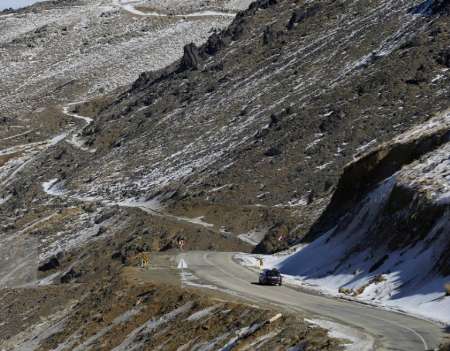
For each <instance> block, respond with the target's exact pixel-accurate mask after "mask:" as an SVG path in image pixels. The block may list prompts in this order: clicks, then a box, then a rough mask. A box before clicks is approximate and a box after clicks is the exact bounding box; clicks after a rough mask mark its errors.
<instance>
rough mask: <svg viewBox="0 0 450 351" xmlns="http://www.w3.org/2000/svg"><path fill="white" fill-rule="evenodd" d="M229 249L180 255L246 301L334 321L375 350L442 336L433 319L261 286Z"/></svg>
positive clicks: (435, 341) (426, 343)
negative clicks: (356, 332) (366, 340)
mask: <svg viewBox="0 0 450 351" xmlns="http://www.w3.org/2000/svg"><path fill="white" fill-rule="evenodd" d="M233 255H234V254H233V253H216V252H195V251H194V252H186V253H183V254H182V255H180V258H183V259H184V260H185V261H186V262H187V264H188V267H189V270H191V271H192V272H193V274H195V276H197V277H198V278H199V279H200V280H202V281H204V282H206V283H208V284H213V285H215V286H217V287H220V288H223V289H226V290H227V291H230V292H232V293H234V294H236V295H238V296H239V297H242V298H245V299H246V300H250V301H253V302H255V301H257V302H260V303H261V302H263V303H266V304H267V303H270V304H273V305H275V306H277V307H279V308H282V309H284V310H287V311H290V312H292V311H295V312H298V313H302V314H304V315H306V316H307V317H308V318H310V317H311V318H319V319H326V320H330V321H334V322H337V323H339V324H343V325H346V326H350V327H353V328H355V329H356V330H359V331H360V333H361V332H362V334H364V335H367V337H368V338H373V339H374V340H375V344H374V349H375V350H402V351H403V350H404V351H415V350H418V351H419V350H421V351H423V350H433V349H435V348H437V347H438V346H439V343H440V342H441V341H442V339H443V337H444V335H445V334H444V330H443V329H442V328H441V327H440V326H439V325H437V324H434V323H431V322H429V321H426V320H422V319H418V318H415V317H412V316H408V315H404V314H400V313H395V312H391V311H386V310H382V309H378V308H374V307H371V306H368V305H364V304H360V303H356V302H351V301H345V300H339V299H333V298H328V297H324V296H320V295H313V294H308V293H305V292H302V291H299V290H295V289H293V288H290V287H287V286H281V287H278V286H276V287H275V286H274V287H270V286H259V285H257V284H255V282H256V281H257V273H256V272H254V271H251V270H249V269H248V268H245V267H243V266H241V265H239V264H238V263H237V262H235V261H234V260H233Z"/></svg>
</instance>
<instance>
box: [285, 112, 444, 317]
mask: <svg viewBox="0 0 450 351" xmlns="http://www.w3.org/2000/svg"><path fill="white" fill-rule="evenodd" d="M449 122H450V114H449V113H448V112H444V113H441V114H440V115H438V116H436V117H435V118H432V119H431V120H429V121H428V122H427V123H426V124H424V125H421V126H417V127H415V128H413V129H412V130H410V131H408V132H406V133H404V134H401V135H399V136H398V137H396V138H394V140H392V141H391V142H389V143H386V144H383V145H382V146H380V147H379V148H378V149H376V150H374V151H372V152H370V153H368V154H366V155H364V156H361V157H360V158H359V159H358V160H355V161H354V162H352V163H351V164H349V165H348V166H347V167H346V168H345V170H344V173H343V175H342V177H341V179H340V181H339V184H338V186H337V189H336V192H335V193H334V196H333V198H332V200H331V202H330V204H329V206H328V208H327V209H326V211H324V213H323V214H322V216H321V217H320V219H319V220H318V221H317V222H316V224H315V225H314V227H313V229H312V231H311V232H310V233H309V235H308V236H307V237H306V240H307V241H308V242H309V244H307V245H306V246H305V247H300V248H299V249H298V251H297V252H296V253H295V254H293V255H292V256H290V257H289V258H287V259H285V260H284V261H283V262H282V263H281V268H282V270H284V272H286V273H289V274H292V275H296V276H300V277H302V279H303V280H305V281H309V282H314V283H315V284H317V286H320V287H322V288H324V289H325V290H327V291H328V292H331V293H334V294H338V293H340V294H343V295H351V296H353V297H354V298H358V299H363V300H366V301H368V302H370V303H376V304H382V305H383V306H390V307H395V308H400V309H402V310H406V311H408V312H413V313H417V314H421V315H424V316H426V317H428V318H431V319H437V320H440V321H444V322H447V323H448V321H449V319H448V309H449V308H450V305H449V304H450V300H449V298H448V294H447V293H446V288H445V286H446V282H447V281H448V280H449V279H450V271H449V267H450V261H449V257H450V256H449V252H450V236H449V233H450V221H449V218H450V217H449V214H450V201H449V191H450V178H449V175H450V163H449V158H448V155H449V151H450V135H449V131H450V124H449Z"/></svg>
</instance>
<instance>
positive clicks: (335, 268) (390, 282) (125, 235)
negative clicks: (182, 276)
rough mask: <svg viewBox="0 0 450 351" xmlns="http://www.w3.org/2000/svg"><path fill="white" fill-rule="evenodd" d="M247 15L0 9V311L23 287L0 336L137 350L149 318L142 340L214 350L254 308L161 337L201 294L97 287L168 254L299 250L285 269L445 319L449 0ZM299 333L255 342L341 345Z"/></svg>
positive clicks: (131, 5) (10, 340) (135, 6)
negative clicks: (30, 304)
mask: <svg viewBox="0 0 450 351" xmlns="http://www.w3.org/2000/svg"><path fill="white" fill-rule="evenodd" d="M247 5H249V4H248V2H240V1H207V2H202V3H201V5H197V3H196V2H191V1H186V2H185V1H183V2H180V1H170V4H168V3H166V2H161V1H157V0H147V1H140V2H138V3H136V2H130V1H124V0H118V1H107V0H101V1H100V0H99V1H91V0H77V1H53V2H48V3H42V4H39V5H36V6H34V7H33V8H30V9H25V10H21V11H19V12H18V13H12V14H10V13H7V14H6V13H5V14H2V15H0V28H1V30H0V50H1V55H0V62H1V63H2V64H1V67H2V78H1V79H2V80H1V89H0V116H1V121H2V126H3V127H2V128H1V131H0V133H1V136H0V145H1V151H0V218H1V230H2V232H1V234H0V243H1V246H0V254H1V255H0V260H1V261H0V263H1V265H0V287H2V288H4V289H3V290H2V293H4V294H5V295H4V298H3V299H2V301H4V302H2V303H4V305H3V306H2V308H3V309H5V310H6V311H8V313H10V314H9V316H11V315H13V314H17V313H16V311H18V310H17V309H18V308H19V307H21V306H20V303H19V301H23V300H26V299H30V300H34V299H39V304H38V306H37V307H36V310H32V311H31V312H29V311H27V312H20V313H23V314H24V315H26V318H25V319H23V320H22V321H21V320H19V319H18V318H10V319H8V320H6V319H5V320H3V319H0V324H1V325H2V326H6V327H5V329H4V330H5V333H4V334H2V335H1V338H2V339H1V340H2V341H1V342H0V346H1V347H6V348H7V349H8V348H11V347H12V346H11V345H14V344H15V343H17V342H20V343H21V345H24V346H23V349H27V350H29V349H39V348H41V349H64V348H67V349H71V348H73V347H76V346H75V345H77V346H80V345H84V346H86V345H87V346H89V347H91V348H96V347H97V346H98V347H100V348H103V349H110V348H112V347H113V346H114V347H116V346H118V347H119V349H121V348H122V349H126V347H125V346H127V347H128V346H130V345H131V344H134V345H136V347H143V346H142V345H141V344H140V340H143V339H142V338H144V339H145V335H146V334H148V333H149V332H151V331H154V330H156V329H158V328H160V327H163V326H164V323H165V321H168V320H176V321H177V322H176V323H170V326H169V327H167V328H168V329H158V335H159V336H160V338H158V339H157V342H158V343H159V342H167V343H168V344H167V345H170V346H167V347H168V348H170V349H174V350H175V349H177V348H179V347H180V346H181V345H183V344H186V343H188V344H189V345H191V344H190V343H191V342H192V345H194V343H195V345H196V347H198V348H200V347H203V346H205V345H206V344H205V343H207V342H209V343H212V342H213V340H215V339H212V335H215V337H218V336H219V334H220V335H225V334H226V337H225V336H224V337H223V339H220V340H216V341H215V342H216V343H217V345H219V344H220V345H222V346H223V347H225V346H226V344H227V342H228V341H230V340H231V338H233V336H232V335H231V334H233V333H234V334H233V335H238V336H239V335H241V334H242V333H244V336H245V337H246V336H247V334H246V333H247V331H248V330H253V329H252V326H255V325H259V324H260V322H262V321H265V320H267V318H270V317H269V315H271V313H269V312H267V311H265V312H261V313H256V314H254V315H253V312H250V310H249V312H248V314H250V315H252V317H251V318H249V319H248V320H245V323H243V324H242V325H239V326H236V327H233V326H232V325H233V323H235V320H236V319H239V316H237V312H236V315H233V317H230V318H229V319H226V318H228V317H225V315H228V312H227V313H225V312H224V311H227V310H230V309H231V310H232V311H233V309H234V308H236V309H238V308H240V307H233V306H231V307H230V306H225V305H221V307H220V308H218V309H217V311H221V312H217V315H215V316H216V317H214V318H218V319H217V321H218V322H219V323H222V322H223V323H225V325H226V326H228V328H229V329H230V330H232V332H230V331H225V330H216V327H217V326H214V328H213V329H211V331H210V332H209V331H208V330H206V331H204V330H203V331H199V333H200V334H199V335H201V337H200V338H199V340H198V341H195V340H187V339H185V338H180V339H179V340H178V339H176V340H169V337H168V335H173V334H174V333H177V334H178V333H179V330H180V329H179V326H180V325H182V324H183V323H182V320H184V319H185V318H189V315H190V314H192V313H194V312H196V311H197V310H199V309H200V307H199V308H198V309H197V308H194V305H186V304H185V302H187V301H189V300H195V301H197V299H200V297H196V296H195V297H191V296H189V297H186V296H185V292H183V291H181V292H178V291H175V292H173V291H171V289H167V291H168V292H169V291H170V293H168V297H167V299H168V300H170V299H173V300H170V301H167V303H166V302H164V303H162V305H163V307H162V308H160V307H155V306H156V305H155V304H158V301H159V297H158V296H156V295H154V294H153V293H152V294H153V295H152V294H150V295H151V296H152V297H151V298H149V299H148V300H146V301H147V302H148V303H147V302H146V304H145V307H143V308H142V309H141V308H140V307H137V309H138V310H139V311H138V310H137V309H136V306H139V305H140V304H141V303H142V302H141V298H142V296H141V295H139V294H138V295H136V294H135V292H133V293H130V292H129V290H127V289H128V286H127V285H126V284H125V283H123V281H122V280H120V279H116V277H117V276H123V275H126V273H127V272H128V269H130V266H135V265H136V262H135V257H136V255H138V254H139V253H142V252H160V251H163V252H168V253H171V252H176V251H177V250H179V249H180V248H183V249H204V250H233V251H252V250H255V251H257V252H266V253H270V252H274V251H278V250H281V249H286V248H288V247H290V246H291V245H294V244H300V247H299V248H300V249H299V250H298V252H296V253H294V255H292V257H291V256H290V258H288V259H287V260H286V261H283V262H278V263H279V264H280V267H282V269H283V270H284V271H285V272H286V273H290V274H294V275H297V276H300V277H306V278H307V279H316V280H317V281H316V282H317V284H321V285H325V286H326V287H327V285H326V284H329V285H328V288H329V289H330V291H334V292H336V290H338V289H339V288H342V290H341V293H342V294H346V293H348V294H350V295H355V294H356V295H364V294H366V295H364V296H365V297H366V300H383V301H384V300H389V299H391V298H392V297H394V298H397V299H400V300H401V299H408V298H409V297H411V296H413V295H415V294H416V293H421V294H423V295H425V296H427V299H426V300H424V301H423V300H421V301H420V303H423V304H424V305H423V306H422V307H418V308H417V311H414V312H417V313H422V314H426V313H423V311H434V310H431V309H429V308H428V307H427V304H428V303H430V299H437V300H438V302H437V303H436V304H434V305H433V306H438V308H439V309H440V311H443V313H446V311H448V308H449V306H448V299H449V298H448V296H446V297H445V296H443V294H444V291H443V290H442V288H443V284H444V282H445V281H446V279H447V278H448V276H449V274H450V272H449V271H448V266H449V263H450V262H449V256H448V250H449V241H448V223H447V222H448V194H449V185H448V174H447V172H448V171H447V170H448V140H449V139H448V137H449V132H448V130H449V128H448V127H449V126H448V124H449V122H448V119H449V117H448V112H444V111H447V109H448V108H449V78H450V61H449V57H450V56H449V55H450V53H449V31H448V29H449V3H448V1H445V0H434V1H432V0H427V1H424V2H423V1H419V0H407V1H401V2H400V1H388V0H379V1H372V0H360V1H290V0H258V1H256V2H254V3H252V4H251V5H250V6H249V8H248V9H247V10H244V11H242V12H240V13H239V14H238V15H237V16H236V18H234V19H233V17H232V16H231V15H232V14H233V12H235V11H237V10H243V9H244V8H246V7H247ZM189 42H193V44H189V45H185V44H188V43H189ZM183 48H184V49H183ZM305 243H311V244H310V245H309V246H306V249H305V250H302V249H301V248H303V247H304V245H305ZM308 251H309V252H310V254H311V255H313V256H317V254H318V252H326V253H327V254H326V255H325V254H324V255H323V257H324V258H326V259H327V261H326V262H325V261H320V260H318V261H314V262H313V264H312V262H311V261H310V257H311V256H309V255H305V252H306V253H308ZM330 252H331V253H333V255H330V254H329V253H330ZM406 258H407V259H406ZM428 261H431V262H432V264H428V265H427V264H426V263H425V262H428ZM424 266H427V269H422V270H421V271H420V275H419V276H414V277H412V275H414V274H415V273H416V272H417V267H422V268H423V267H424ZM37 268H39V269H37ZM303 269H305V270H303ZM399 272H400V273H399ZM172 274H173V272H172ZM399 274H400V276H398V275H399ZM175 276H176V274H175ZM330 277H332V278H336V277H337V278H336V280H330V279H328V280H327V278H330ZM375 278H376V279H378V280H374V279H375ZM321 279H324V280H323V281H321ZM125 280H127V279H125ZM155 283H156V282H155V281H154V279H153V280H152V279H150V283H149V284H155ZM159 283H160V282H158V284H159ZM172 283H173V282H172ZM378 283H380V284H378ZM49 284H50V285H51V286H50V287H49V286H48V285H49ZM17 287H20V289H19V290H8V289H10V288H17ZM24 287H28V288H26V289H24ZM30 287H31V289H30ZM362 287H364V289H362V290H361V288H362ZM380 287H383V289H381V290H383V291H384V292H383V291H381V292H380V291H379V290H380ZM133 289H135V288H133ZM133 289H132V291H135V290H133ZM148 289H150V290H151V289H153V288H152V287H150V286H148ZM163 289H165V288H163ZM374 290H376V291H374ZM163 291H166V290H163ZM386 291H388V293H385V292H386ZM411 291H414V294H411ZM79 292H83V295H82V297H81V298H80V297H77V296H78V294H79ZM143 293H145V292H144V291H143ZM172 293H173V294H172ZM17 294H22V295H20V296H23V298H20V299H15V296H17ZM116 294H117V296H116ZM144 295H145V294H144ZM144 295H143V296H144ZM120 296H125V297H126V301H128V302H127V304H128V305H127V306H123V308H120V309H116V308H115V307H114V306H115V301H117V300H115V299H116V298H118V297H120ZM145 296H147V295H145ZM10 298H12V300H9V299H10ZM428 298H430V299H428ZM58 299H61V301H60V302H58V303H57V304H54V305H52V306H48V305H47V302H46V301H49V300H51V301H59V300H58ZM102 301H105V302H104V303H103V302H102ZM106 301H108V302H106ZM414 301H417V300H414ZM414 301H413V302H414ZM410 302H411V301H409V302H408V304H409V305H411V303H410ZM408 304H407V305H408ZM199 305H201V308H203V307H204V308H207V307H210V306H212V305H213V303H212V302H199ZM93 306H94V307H93ZM133 306H134V307H133ZM222 312H224V313H223V314H222ZM43 314H45V315H46V316H48V320H47V322H46V323H47V324H45V323H44V326H43V329H39V328H40V327H42V325H41V324H40V323H39V322H38V316H40V315H43ZM161 316H163V317H162V319H158V318H159V317H161ZM253 317H255V318H253ZM151 318H153V319H151ZM225 319H226V321H225V322H224V320H225ZM125 320H126V321H132V323H131V322H130V325H131V324H133V325H134V326H135V327H136V328H137V329H134V330H131V329H130V330H128V329H127V330H125V331H124V330H123V325H122V324H123V321H125ZM84 321H88V324H89V323H93V325H94V327H93V329H95V331H93V330H92V329H89V330H88V328H87V327H86V326H85V325H84ZM163 322H164V323H163ZM194 322H195V321H194ZM296 323H297V322H296ZM298 323H300V324H299V325H301V327H296V328H303V329H302V330H303V331H304V332H302V333H303V334H301V336H299V335H298V334H297V336H295V337H294V336H292V335H291V334H289V333H290V332H288V331H287V332H286V333H288V334H289V335H290V336H289V337H287V338H284V336H282V335H284V334H276V335H277V336H275V335H274V336H273V339H271V341H270V343H268V344H267V347H268V348H267V349H270V347H269V346H271V345H273V344H276V343H280V342H281V341H280V340H281V339H283V340H286V344H285V345H286V346H288V345H289V346H294V345H297V344H298V343H299V342H301V340H304V341H307V345H311V346H310V347H311V348H312V349H314V347H316V349H336V348H338V347H339V346H337V344H335V343H334V342H333V341H329V339H328V338H327V337H326V336H325V334H323V331H320V330H319V331H317V332H318V333H319V334H320V333H322V334H320V337H318V339H319V341H314V335H312V334H310V333H313V334H314V333H315V332H316V331H312V329H311V328H310V327H308V326H306V325H304V324H303V323H302V322H300V321H298ZM139 325H140V327H139ZM264 325H265V324H264ZM241 327H242V328H247V327H248V328H250V329H245V332H243V331H242V330H241V329H240V328H241ZM192 328H195V330H199V329H201V328H200V326H199V324H197V323H196V322H195V323H193V327H192ZM275 329H276V328H275ZM2 330H3V329H2ZM18 330H27V331H28V332H27V333H25V334H18V333H16V332H17V331H18ZM118 330H121V332H120V333H119V332H118ZM286 330H288V329H286ZM255 332H257V330H255ZM267 332H268V333H271V332H272V330H270V331H267ZM113 333H114V334H116V333H117V338H114V339H112V338H110V337H109V336H110V335H111V334H113ZM230 333H231V334H230ZM37 334H39V335H41V336H40V337H39V338H36V337H35V336H36V335H37ZM294 334H295V333H294ZM80 335H81V337H80ZM248 335H253V332H252V333H251V334H248ZM311 335H312V336H311ZM291 336H292V337H291ZM310 336H311V338H310ZM135 337H136V338H135ZM228 337H230V339H229V340H228V339H227V338H228ZM258 337H259V336H258V335H257V334H255V336H254V338H256V339H258ZM280 338H281V339H280ZM75 339H76V341H74V340H75ZM145 340H147V339H145ZM227 340H228V341H227ZM147 341H148V340H147ZM238 341H239V338H238ZM247 341H249V343H247V346H249V345H250V344H251V342H253V341H255V340H253V339H250V340H247ZM149 342H150V341H149ZM255 342H256V341H255ZM258 342H262V341H261V340H259V341H258ZM315 342H317V345H318V346H315V345H316V344H315ZM2 343H3V344H2ZM123 343H125V346H124V345H123ZM271 343H273V344H271ZM113 344H114V345H113ZM3 345H5V346H3ZM30 345H31V346H30ZM57 345H60V348H57ZM99 345H100V346H99ZM119 345H122V346H119ZM214 345H216V344H214ZM305 345H306V344H305ZM87 346H86V347H87ZM58 347H59V346H58ZM80 347H83V346H80ZM130 347H131V346H130ZM192 347H193V346H192ZM205 347H206V346H205ZM249 347H250V346H249ZM264 347H266V346H264ZM264 347H262V346H261V348H262V349H264ZM306 349H307V348H306Z"/></svg>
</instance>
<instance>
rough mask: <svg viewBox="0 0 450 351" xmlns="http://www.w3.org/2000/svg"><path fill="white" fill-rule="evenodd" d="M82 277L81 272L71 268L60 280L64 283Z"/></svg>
mask: <svg viewBox="0 0 450 351" xmlns="http://www.w3.org/2000/svg"><path fill="white" fill-rule="evenodd" d="M79 277H81V273H80V272H76V271H75V270H74V269H73V268H72V269H70V270H69V271H68V272H67V273H65V274H64V275H63V276H62V277H61V278H60V282H61V283H62V284H67V283H70V282H71V281H72V280H74V279H76V278H79Z"/></svg>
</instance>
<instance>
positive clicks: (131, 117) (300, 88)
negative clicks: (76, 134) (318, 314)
mask: <svg viewBox="0 0 450 351" xmlns="http://www.w3.org/2000/svg"><path fill="white" fill-rule="evenodd" d="M417 5H419V4H418V2H415V1H409V2H401V3H395V4H394V3H392V2H390V1H386V2H381V3H380V2H369V1H367V3H366V2H365V3H364V6H363V4H362V3H361V2H358V3H348V2H331V3H329V2H323V3H320V4H316V5H314V6H313V5H309V4H305V5H304V6H302V5H301V4H298V5H297V4H295V3H294V4H293V3H291V2H289V1H278V2H271V1H267V2H259V3H258V2H257V3H255V4H254V5H253V6H252V7H251V8H250V10H248V11H246V12H243V13H241V14H240V15H239V16H238V17H237V19H236V20H235V21H234V23H233V24H232V25H231V26H230V27H229V28H228V29H227V30H226V31H224V32H222V33H217V34H214V35H212V36H211V37H210V39H209V41H208V43H207V44H205V45H204V46H202V47H200V48H196V47H195V46H190V47H186V48H185V55H184V58H183V60H182V61H180V62H178V63H175V64H173V65H172V66H170V67H168V68H166V69H164V70H162V71H158V72H153V73H147V74H142V75H141V77H140V78H139V79H138V80H137V81H136V82H135V83H134V84H133V85H132V86H131V87H130V88H129V89H127V90H126V91H125V92H123V93H120V94H119V95H117V96H116V97H110V98H109V99H108V100H107V102H106V103H105V102H103V101H100V102H97V101H95V102H93V103H91V106H90V107H87V108H85V111H84V112H83V113H85V114H89V113H90V112H92V113H93V115H95V116H93V115H92V116H91V117H94V122H93V124H92V125H90V126H89V128H86V129H85V130H84V131H83V137H84V138H85V142H86V145H87V146H89V147H90V148H91V149H92V150H94V149H95V150H96V151H97V152H96V153H94V154H92V155H89V160H88V161H86V162H77V163H76V165H77V167H78V169H77V170H74V169H72V167H71V166H70V165H68V166H66V165H64V161H63V160H62V161H60V162H61V164H62V165H64V166H63V168H66V169H64V174H66V175H67V174H70V176H68V177H67V176H66V177H64V174H63V176H57V175H54V176H53V175H51V176H49V173H51V171H49V170H48V169H54V168H55V163H54V162H53V161H52V162H50V163H49V164H48V165H46V164H44V165H43V167H42V170H43V171H42V176H41V175H38V177H39V178H41V179H42V180H43V181H48V180H49V178H50V179H53V178H54V177H57V178H58V181H60V183H59V186H60V187H64V188H65V190H66V191H67V192H68V193H72V195H76V196H83V197H93V198H101V199H106V200H108V201H113V202H122V201H130V200H132V201H145V200H147V199H149V198H154V199H156V200H157V199H158V197H157V196H158V194H160V193H161V191H163V192H166V193H170V194H171V197H172V199H173V200H174V201H172V203H171V207H172V208H171V211H173V212H175V213H177V214H179V215H186V216H195V217H197V216H204V217H205V220H206V221H207V222H208V221H210V222H211V223H212V224H214V225H215V226H216V227H217V228H221V227H223V229H224V230H225V231H227V232H232V233H234V234H244V233H246V232H250V231H266V232H267V231H269V232H270V233H269V235H268V236H267V238H266V240H265V241H264V242H263V243H262V244H261V245H260V247H259V249H261V250H269V251H271V250H274V249H279V248H283V247H287V246H288V245H289V244H292V243H293V242H295V241H296V240H297V239H298V238H301V237H303V236H304V235H305V234H306V233H307V232H308V229H309V228H310V225H311V224H312V223H313V222H314V220H315V219H316V218H317V217H318V215H319V214H320V212H321V211H322V209H323V208H324V207H325V206H326V204H327V202H328V200H329V198H330V195H331V194H332V192H333V189H334V187H335V185H336V184H337V180H338V179H339V174H340V172H342V169H343V167H344V165H345V164H346V163H347V162H348V161H350V160H351V159H352V158H353V157H354V155H355V154H358V153H362V152H364V151H365V150H367V149H370V148H373V147H375V146H376V145H378V144H380V143H382V142H383V141H386V140H389V139H391V138H392V137H393V136H395V135H398V134H399V133H401V132H403V131H405V130H407V129H408V128H409V127H410V126H412V125H414V124H417V123H420V122H423V121H425V120H427V119H429V118H430V117H431V116H432V115H433V114H434V113H436V112H438V111H440V110H443V109H445V108H446V107H447V103H448V88H447V87H448V81H447V79H448V62H447V59H446V45H447V43H448V32H447V30H446V28H447V24H448V16H446V14H445V11H444V10H442V11H441V12H439V11H438V10H433V11H432V10H424V9H423V8H422V7H424V6H418V7H417ZM436 11H437V12H436ZM275 16H276V17H275ZM274 18H276V20H274ZM324 18H326V19H327V21H324V20H323V19H324ZM325 82H326V84H324V83H325ZM108 101H111V102H108ZM81 111H83V110H81ZM131 155H133V157H130V156H131ZM74 164H75V163H72V165H74ZM45 177H46V178H47V179H45ZM166 202H167V201H166ZM230 206H231V207H232V208H233V209H237V208H239V213H241V216H240V217H241V218H243V219H239V220H238V222H237V223H236V222H234V221H232V220H231V221H230V220H229V215H228V213H229V207H230ZM246 213H249V214H250V215H249V217H247V216H246ZM255 213H256V216H258V217H259V218H263V220H262V221H258V223H257V224H255V223H254V220H252V216H254V215H255ZM243 222H244V223H248V224H243Z"/></svg>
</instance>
